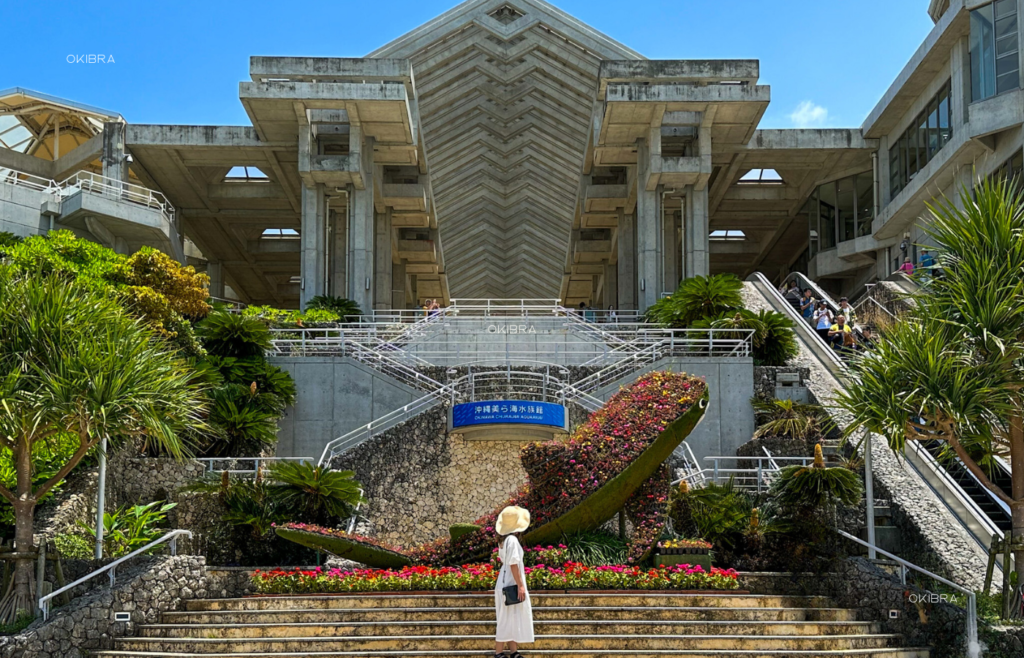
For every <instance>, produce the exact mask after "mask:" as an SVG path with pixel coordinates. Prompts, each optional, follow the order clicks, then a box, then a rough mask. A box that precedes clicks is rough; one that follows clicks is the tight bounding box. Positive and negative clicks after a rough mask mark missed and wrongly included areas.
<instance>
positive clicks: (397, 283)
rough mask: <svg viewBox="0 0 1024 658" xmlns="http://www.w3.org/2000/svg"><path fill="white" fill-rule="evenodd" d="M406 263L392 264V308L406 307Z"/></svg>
mask: <svg viewBox="0 0 1024 658" xmlns="http://www.w3.org/2000/svg"><path fill="white" fill-rule="evenodd" d="M405 307H406V299H405V263H393V264H392V266H391V308H405Z"/></svg>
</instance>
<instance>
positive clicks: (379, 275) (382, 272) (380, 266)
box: [373, 208, 393, 309]
mask: <svg viewBox="0 0 1024 658" xmlns="http://www.w3.org/2000/svg"><path fill="white" fill-rule="evenodd" d="M376 215H377V217H376V228H375V233H374V240H375V242H374V247H375V248H374V250H373V255H374V259H375V260H376V267H375V270H376V271H375V276H374V279H375V282H376V290H375V294H374V308H382V309H383V308H392V306H391V304H392V301H391V296H392V292H391V289H392V287H393V286H392V285H391V268H392V265H393V263H392V262H391V208H387V209H385V211H384V212H382V213H376Z"/></svg>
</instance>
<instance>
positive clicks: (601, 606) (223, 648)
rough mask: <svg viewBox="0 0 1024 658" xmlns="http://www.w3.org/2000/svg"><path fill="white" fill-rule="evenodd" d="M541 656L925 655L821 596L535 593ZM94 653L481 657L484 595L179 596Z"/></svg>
mask: <svg viewBox="0 0 1024 658" xmlns="http://www.w3.org/2000/svg"><path fill="white" fill-rule="evenodd" d="M531 596H532V598H533V605H534V620H535V621H534V630H535V633H536V637H537V641H536V642H535V643H534V644H532V645H528V646H524V647H523V649H522V650H523V652H524V653H525V654H526V656H528V657H529V656H545V657H546V658H570V657H571V658H601V657H606V656H607V657H611V656H620V657H628V658H655V657H657V658H667V657H668V656H672V657H673V658H711V657H713V656H733V657H736V658H739V657H742V658H769V657H772V658H782V657H787V658H790V657H793V658H798V657H804V658H838V657H840V656H859V657H863V658H929V652H928V650H927V649H904V648H899V646H900V638H899V637H898V636H894V635H886V634H883V633H882V632H881V631H880V628H879V625H878V624H876V623H874V622H864V621H856V611H854V610H847V609H840V608H834V607H830V604H829V601H828V600H827V599H825V598H822V597H806V596H764V595H750V594H740V593H723V594H712V595H704V594H701V595H696V594H660V593H642V594H640V593H606V594H597V593H586V594H572V593H568V594H564V593H559V594H556V593H535V594H532V595H531ZM187 605H188V609H187V611H185V612H169V613H164V615H163V617H162V619H161V623H159V624H152V625H142V626H139V627H138V629H137V630H138V637H132V638H119V639H116V640H115V641H114V649H113V650H111V651H99V652H96V653H94V654H93V655H94V656H95V658H116V657H117V658H127V657H129V656H131V657H134V658H142V657H147V658H191V657H196V658H198V657H200V656H203V657H217V658H229V657H230V658H236V657H237V658H241V657H242V656H245V657H249V658H252V657H261V658H286V657H287V658H299V657H300V656H301V657H306V656H337V657H339V658H340V657H345V656H350V657H353V658H354V657H360V658H427V657H428V656H431V657H434V658H437V657H438V656H493V648H494V644H493V642H494V635H493V633H494V610H493V605H494V597H493V595H491V594H423V595H412V594H380V595H345V596H308V597H267V598H246V599H222V600H202V601H189V602H188V604H187Z"/></svg>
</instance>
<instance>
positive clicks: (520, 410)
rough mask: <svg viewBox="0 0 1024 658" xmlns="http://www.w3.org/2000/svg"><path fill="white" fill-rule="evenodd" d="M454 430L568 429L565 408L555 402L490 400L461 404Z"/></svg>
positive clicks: (454, 418) (455, 413) (454, 412)
mask: <svg viewBox="0 0 1024 658" xmlns="http://www.w3.org/2000/svg"><path fill="white" fill-rule="evenodd" d="M451 419H452V420H451V429H458V428H460V427H472V426H474V425H510V424H512V425H546V426H548V427H558V428H561V429H564V428H566V427H567V421H568V417H567V414H566V411H565V407H564V406H563V405H560V404H552V403H551V402H531V401H528V400H487V401H486V402H466V403H464V404H457V405H455V406H454V407H453V408H452V412H451Z"/></svg>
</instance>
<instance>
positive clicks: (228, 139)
mask: <svg viewBox="0 0 1024 658" xmlns="http://www.w3.org/2000/svg"><path fill="white" fill-rule="evenodd" d="M125 143H126V144H127V145H128V146H129V148H130V147H132V146H146V147H156V148H160V147H163V148H180V147H183V146H196V147H203V146H216V147H239V148H286V147H290V148H295V144H273V143H270V142H264V141H261V140H260V138H259V136H258V135H257V134H256V129H255V128H251V127H249V126H168V125H134V124H130V125H128V126H127V128H126V129H125Z"/></svg>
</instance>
